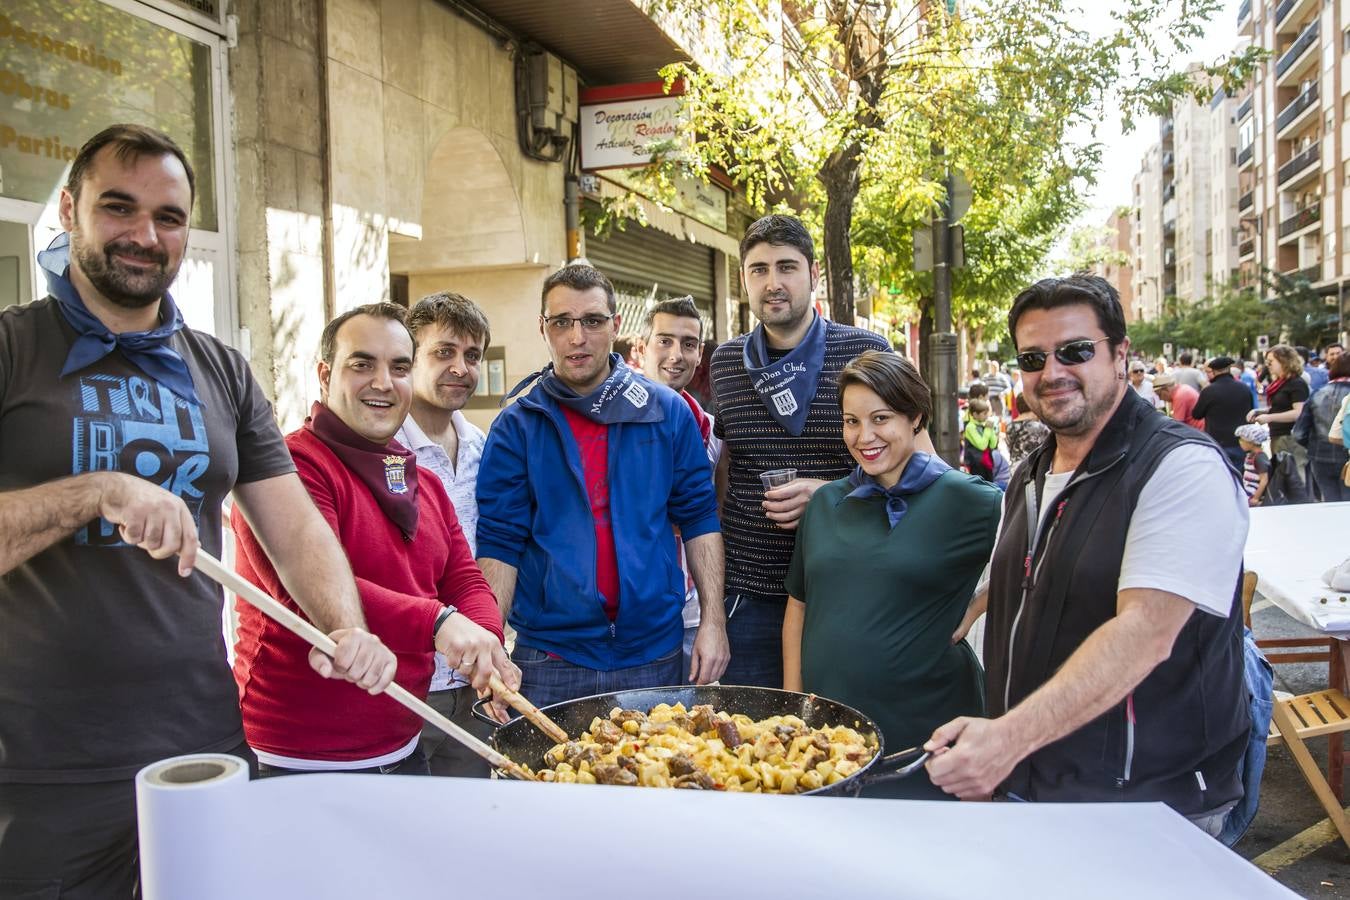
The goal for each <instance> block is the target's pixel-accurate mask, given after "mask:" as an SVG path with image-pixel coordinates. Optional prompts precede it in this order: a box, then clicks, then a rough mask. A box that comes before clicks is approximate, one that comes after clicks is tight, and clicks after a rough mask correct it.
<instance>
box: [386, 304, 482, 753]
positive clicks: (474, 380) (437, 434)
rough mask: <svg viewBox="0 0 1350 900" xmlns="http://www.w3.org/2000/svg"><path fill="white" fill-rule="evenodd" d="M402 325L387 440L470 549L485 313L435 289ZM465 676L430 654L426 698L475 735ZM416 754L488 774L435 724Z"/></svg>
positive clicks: (473, 530)
mask: <svg viewBox="0 0 1350 900" xmlns="http://www.w3.org/2000/svg"><path fill="white" fill-rule="evenodd" d="M407 324H408V330H409V331H411V332H412V335H413V339H414V340H415V341H416V342H417V355H416V357H415V358H414V360H413V397H412V409H411V410H410V412H409V415H408V418H407V419H405V420H404V422H403V427H402V428H400V429H399V431H398V434H396V435H394V440H396V441H398V442H399V443H400V444H402V445H403V446H404V447H406V448H408V449H409V450H411V451H412V452H413V453H415V454H417V464H418V465H419V466H421V467H422V468H424V469H430V470H431V471H432V472H434V473H435V475H436V477H437V478H439V479H440V480H441V484H443V485H445V492H446V493H447V494H449V495H450V502H451V503H452V504H453V505H454V507H455V515H456V517H457V518H458V519H459V525H460V528H461V529H462V530H463V532H464V538H465V540H467V541H468V543H469V550H470V551H472V552H473V554H474V555H475V556H476V555H477V554H478V542H477V540H476V537H477V530H478V501H477V499H476V497H475V490H476V489H477V486H478V462H479V460H480V459H481V458H482V456H483V442H484V441H485V439H486V438H485V436H484V434H483V431H482V429H480V428H478V427H477V426H476V425H474V424H473V423H472V422H470V421H469V420H468V419H466V418H464V414H463V413H462V412H461V411H460V410H462V409H463V408H464V404H466V403H467V402H468V400H469V398H470V397H472V396H473V393H474V391H475V390H476V389H477V387H478V378H479V373H480V370H481V366H482V362H483V353H484V352H485V351H486V349H487V346H488V340H489V338H490V336H491V334H490V331H489V328H488V320H487V316H486V315H484V314H483V311H482V310H481V309H479V307H478V306H477V305H476V304H474V303H473V302H472V301H470V300H468V299H466V298H464V297H461V296H460V295H459V294H452V293H446V292H442V293H437V294H431V295H429V296H426V297H423V298H422V299H421V300H418V301H417V303H416V304H415V305H414V306H413V308H412V310H411V311H410V312H409V313H408V323H407ZM474 699H475V694H474V691H473V690H472V689H471V688H470V687H469V680H468V679H467V678H465V677H464V676H462V675H460V674H459V673H458V672H455V671H454V670H453V669H451V668H450V665H449V664H448V663H447V662H446V660H445V657H444V656H442V655H441V654H439V653H437V654H436V671H435V673H434V674H433V675H432V676H431V693H430V694H429V695H428V696H427V702H428V703H430V704H431V705H432V706H433V707H435V709H436V710H437V711H438V712H440V713H441V714H442V715H444V716H446V717H447V718H449V719H450V720H451V721H452V722H455V723H456V724H457V725H460V726H462V727H464V728H466V729H468V730H469V731H470V732H472V733H474V734H476V735H478V736H479V737H486V732H487V730H488V729H487V727H486V726H484V725H482V724H481V723H479V722H478V720H476V719H474V718H473V716H472V714H471V709H472V706H473V702H474ZM422 752H423V753H424V754H425V755H426V757H427V761H428V763H430V766H431V774H433V775H455V776H459V777H479V778H486V777H487V776H488V766H487V763H485V762H483V761H482V760H481V759H480V758H479V757H478V756H476V755H474V754H473V753H471V752H470V751H468V750H467V749H465V748H464V746H463V745H462V744H460V743H459V742H457V741H454V740H452V739H450V738H449V737H447V736H446V734H445V733H444V732H443V731H441V730H440V729H438V728H434V727H432V726H429V725H428V726H426V727H424V728H423V729H422Z"/></svg>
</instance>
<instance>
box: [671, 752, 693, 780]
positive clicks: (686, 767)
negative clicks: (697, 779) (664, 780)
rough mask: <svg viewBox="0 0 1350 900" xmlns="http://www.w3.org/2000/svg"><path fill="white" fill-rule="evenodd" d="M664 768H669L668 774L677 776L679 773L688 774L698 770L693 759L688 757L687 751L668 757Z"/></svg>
mask: <svg viewBox="0 0 1350 900" xmlns="http://www.w3.org/2000/svg"><path fill="white" fill-rule="evenodd" d="M666 768H668V769H670V774H672V775H674V776H676V777H677V778H678V777H679V776H681V775H690V774H693V773H694V772H697V771H698V767H697V766H695V765H694V761H693V760H692V759H690V758H689V754H687V753H676V754H675V755H674V756H672V757H671V758H670V759H668V760H666Z"/></svg>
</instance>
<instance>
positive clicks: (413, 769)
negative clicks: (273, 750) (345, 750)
mask: <svg viewBox="0 0 1350 900" xmlns="http://www.w3.org/2000/svg"><path fill="white" fill-rule="evenodd" d="M336 771H339V772H341V773H342V774H344V775H430V774H431V770H430V769H429V768H428V767H427V758H426V756H424V755H423V754H422V748H421V747H413V751H412V752H411V753H409V754H408V755H407V756H405V757H403V758H402V759H400V760H398V761H397V762H392V763H389V764H388V765H386V766H371V767H370V768H367V769H338V770H336ZM332 774H334V770H331V769H326V770H324V771H322V772H314V771H310V770H309V769H283V768H281V767H280V766H269V765H268V764H267V763H259V764H258V777H259V778H276V777H278V776H281V775H332Z"/></svg>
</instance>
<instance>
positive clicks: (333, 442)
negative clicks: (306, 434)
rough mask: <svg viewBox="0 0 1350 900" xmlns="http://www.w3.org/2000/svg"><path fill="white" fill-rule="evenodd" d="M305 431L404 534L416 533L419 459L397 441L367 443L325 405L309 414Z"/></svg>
mask: <svg viewBox="0 0 1350 900" xmlns="http://www.w3.org/2000/svg"><path fill="white" fill-rule="evenodd" d="M305 427H306V428H308V429H309V430H310V433H311V434H313V435H314V436H315V437H316V438H318V439H319V440H320V441H322V442H323V444H324V446H326V447H327V448H328V449H329V450H332V451H333V455H334V456H336V457H337V458H338V459H339V460H341V461H342V464H343V465H344V466H346V467H347V468H348V469H349V470H351V473H352V474H353V475H355V476H356V477H357V478H358V479H359V480H360V481H361V483H362V484H364V485H365V486H366V487H367V488H369V489H370V493H371V494H372V495H374V497H375V502H376V503H378V504H379V506H380V511H381V512H383V513H384V514H385V515H386V516H388V517H389V520H390V521H391V522H393V523H394V524H395V525H397V526H398V527H399V530H400V531H402V532H403V537H404V539H405V540H409V541H410V540H412V537H413V535H414V534H416V533H417V457H416V456H415V455H413V453H412V451H410V450H405V449H403V447H402V445H400V444H399V443H398V441H390V442H389V443H388V444H385V445H383V446H381V445H380V444H377V443H375V442H374V441H368V440H366V439H365V438H363V437H361V435H359V434H357V433H356V432H355V431H353V430H352V429H351V426H349V425H348V424H347V423H346V422H344V421H342V419H340V418H339V417H338V415H337V413H335V412H333V411H332V410H331V409H329V408H328V407H326V406H324V405H323V404H322V403H315V404H314V406H313V408H312V409H311V410H310V415H309V418H308V419H306V420H305Z"/></svg>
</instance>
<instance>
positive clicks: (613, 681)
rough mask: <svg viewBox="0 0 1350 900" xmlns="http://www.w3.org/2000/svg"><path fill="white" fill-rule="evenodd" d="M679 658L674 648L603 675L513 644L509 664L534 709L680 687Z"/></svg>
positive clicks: (678, 647) (540, 651) (679, 655)
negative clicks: (593, 697)
mask: <svg viewBox="0 0 1350 900" xmlns="http://www.w3.org/2000/svg"><path fill="white" fill-rule="evenodd" d="M682 658H683V656H682V653H681V648H680V646H679V645H676V646H675V648H674V649H672V650H671V651H670V652H669V653H667V654H665V655H664V656H662V657H661V658H659V659H655V660H652V661H651V662H649V663H644V664H643V665H640V666H629V667H628V668H626V669H615V670H614V671H612V672H602V671H601V670H599V669H588V668H586V667H585V666H578V665H574V664H572V663H570V662H568V661H567V660H565V659H557V658H554V657H551V656H549V655H548V654H547V653H545V652H544V651H543V650H536V649H535V648H533V647H525V646H522V645H520V644H516V648H515V649H514V650H512V651H511V660H512V662H514V663H515V664H516V665H517V666H519V667H520V692H521V693H522V694H524V695H525V698H526V699H527V700H529V701H530V702H531V703H533V704H534V705H535V706H551V705H552V704H554V703H563V702H564V701H567V700H575V699H577V698H578V697H589V696H591V695H592V694H611V693H614V692H615V691H630V690H636V689H640V688H654V687H669V686H670V685H677V684H681V683H683V681H684V679H683V678H682V677H681V676H680V663H681V661H682Z"/></svg>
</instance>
